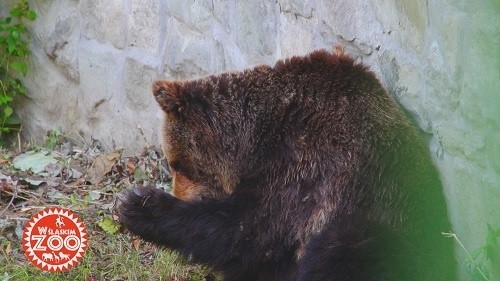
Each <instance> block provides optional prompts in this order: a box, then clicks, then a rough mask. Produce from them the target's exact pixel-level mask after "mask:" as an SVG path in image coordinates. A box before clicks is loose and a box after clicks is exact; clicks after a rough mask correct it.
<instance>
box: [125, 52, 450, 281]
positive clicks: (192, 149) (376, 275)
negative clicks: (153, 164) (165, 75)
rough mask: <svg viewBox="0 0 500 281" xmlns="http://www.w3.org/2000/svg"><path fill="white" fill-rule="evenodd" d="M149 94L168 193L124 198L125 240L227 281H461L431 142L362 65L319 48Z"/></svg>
mask: <svg viewBox="0 0 500 281" xmlns="http://www.w3.org/2000/svg"><path fill="white" fill-rule="evenodd" d="M153 94H154V96H155V98H156V100H157V101H158V103H159V105H160V106H161V108H162V109H163V111H164V112H165V122H164V125H163V136H164V150H165V154H166V156H167V159H168V163H169V166H170V168H171V170H172V173H173V190H174V195H175V197H174V196H171V195H170V194H167V193H166V192H164V191H162V190H160V189H155V188H146V187H142V188H135V189H133V190H131V191H128V192H127V193H126V194H125V196H124V198H123V199H122V200H123V202H122V205H121V207H120V219H121V221H122V222H123V224H124V225H125V226H126V227H127V228H128V229H129V230H130V231H131V232H132V233H134V234H136V235H139V236H140V237H142V238H143V239H144V240H146V241H150V242H154V243H156V244H158V245H162V246H165V247H168V248H171V249H174V250H177V251H178V252H179V253H180V254H181V255H183V256H184V257H186V258H189V259H191V260H192V261H193V262H198V263H202V264H206V265H209V266H212V267H213V268H214V269H215V270H219V271H221V272H222V273H223V275H224V278H225V280H415V281H416V280H421V281H423V280H426V281H427V280H450V281H451V280H456V275H455V271H456V266H455V259H454V249H453V245H452V241H451V240H450V239H447V238H445V237H443V235H442V234H441V233H442V232H443V231H449V230H450V229H451V226H450V222H449V219H448V215H447V207H446V203H445V198H444V196H443V191H442V186H441V183H440V180H439V176H438V173H437V171H436V169H435V167H434V166H433V164H432V161H431V158H430V155H429V152H428V148H427V146H426V143H425V142H424V140H423V138H422V137H421V136H420V134H419V132H418V131H417V130H416V129H415V127H414V126H413V125H412V124H411V122H410V120H409V119H408V118H407V117H406V116H405V115H404V113H403V111H402V110H401V109H400V108H399V107H398V105H397V104H396V103H395V102H394V101H393V100H392V99H391V98H390V96H389V95H388V93H387V92H386V91H385V90H384V88H383V87H382V86H381V84H380V82H379V81H378V80H377V78H376V77H375V75H374V74H373V73H372V72H370V71H369V70H368V69H367V67H365V66H363V65H361V64H359V63H356V62H355V61H354V60H353V59H351V58H349V57H348V56H347V55H344V54H343V53H342V52H334V53H329V52H327V51H324V50H321V51H316V52H313V53H312V54H310V55H307V56H304V57H292V58H290V59H287V60H282V61H278V62H277V63H276V65H275V66H274V67H270V66H258V67H255V68H253V69H250V70H245V71H243V72H231V73H223V74H220V75H213V76H209V77H205V78H201V79H196V80H191V81H157V82H156V83H155V84H154V86H153Z"/></svg>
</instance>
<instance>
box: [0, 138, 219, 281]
mask: <svg viewBox="0 0 500 281" xmlns="http://www.w3.org/2000/svg"><path fill="white" fill-rule="evenodd" d="M101 147H102V146H101V145H100V144H99V142H98V141H94V142H93V143H92V144H91V145H81V144H80V145H77V144H75V143H74V142H72V141H70V140H66V139H65V138H64V137H63V136H62V135H61V134H60V133H58V134H52V135H50V134H49V135H48V138H47V139H46V141H45V143H44V144H43V145H40V146H27V147H26V148H22V149H19V147H13V148H11V149H5V148H2V149H1V151H0V279H2V280H33V278H32V277H33V276H37V279H36V280H86V281H91V280H216V279H218V278H217V277H216V274H214V273H212V272H211V271H210V270H208V269H206V268H203V267H201V266H198V265H192V264H189V263H187V262H185V261H183V260H182V259H181V258H179V257H178V256H177V255H176V254H175V253H173V252H170V251H168V250H164V249H158V248H157V247H155V246H154V245H151V244H148V243H144V242H142V241H141V240H140V239H138V238H136V237H132V236H131V235H130V234H129V233H128V232H127V230H126V229H124V228H123V227H122V226H121V225H120V223H119V222H118V220H117V219H118V218H117V215H116V210H115V209H116V204H117V198H118V196H119V194H120V193H121V192H122V191H123V190H126V189H128V188H131V187H133V186H135V185H143V186H156V187H158V188H162V189H164V190H166V191H169V190H170V181H171V177H170V173H169V171H168V168H167V164H166V161H165V159H164V158H163V155H162V152H161V150H160V149H158V148H155V147H148V148H145V149H144V150H143V151H142V152H141V153H140V154H139V155H137V156H131V157H122V153H121V151H120V150H114V151H103V150H102V149H101ZM50 206H61V207H65V208H68V209H70V210H72V211H73V212H74V213H76V214H77V215H78V216H79V217H80V218H81V219H82V220H83V222H84V224H85V227H86V229H87V231H88V236H89V247H88V249H87V251H86V254H85V256H84V259H83V261H82V262H81V263H80V264H79V265H78V266H76V267H74V268H73V269H71V270H69V271H68V272H63V273H58V274H49V273H46V272H43V271H41V270H38V269H37V268H36V267H34V266H33V265H31V264H30V262H29V261H28V260H27V258H26V257H25V255H24V253H23V251H22V247H21V245H20V241H21V237H22V232H23V228H24V226H25V224H26V222H27V221H28V220H29V218H30V217H31V216H32V215H33V214H35V213H37V212H38V211H40V210H43V209H44V208H46V207H50ZM2 267H3V268H2Z"/></svg>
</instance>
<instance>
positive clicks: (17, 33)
mask: <svg viewBox="0 0 500 281" xmlns="http://www.w3.org/2000/svg"><path fill="white" fill-rule="evenodd" d="M10 35H11V36H12V38H14V39H16V40H19V38H21V32H19V30H14V31H12V32H11V33H10Z"/></svg>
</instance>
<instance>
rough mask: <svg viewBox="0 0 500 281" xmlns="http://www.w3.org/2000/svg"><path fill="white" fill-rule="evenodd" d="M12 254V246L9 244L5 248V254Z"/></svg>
mask: <svg viewBox="0 0 500 281" xmlns="http://www.w3.org/2000/svg"><path fill="white" fill-rule="evenodd" d="M11 252H12V244H11V243H10V242H8V243H7V246H6V247H5V253H6V254H7V255H9V254H10V253H11Z"/></svg>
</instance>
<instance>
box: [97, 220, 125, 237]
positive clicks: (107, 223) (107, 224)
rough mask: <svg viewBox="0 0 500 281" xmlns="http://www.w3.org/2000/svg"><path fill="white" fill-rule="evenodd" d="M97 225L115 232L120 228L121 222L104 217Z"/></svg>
mask: <svg viewBox="0 0 500 281" xmlns="http://www.w3.org/2000/svg"><path fill="white" fill-rule="evenodd" d="M97 225H99V226H100V227H101V228H102V229H103V230H104V231H106V232H107V233H109V234H115V233H116V232H117V231H118V229H120V224H119V223H118V222H116V221H114V220H113V219H112V218H110V217H104V219H103V220H102V221H100V222H98V223H97Z"/></svg>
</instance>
